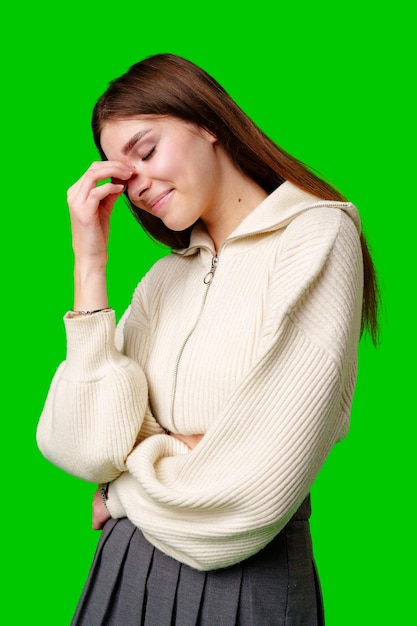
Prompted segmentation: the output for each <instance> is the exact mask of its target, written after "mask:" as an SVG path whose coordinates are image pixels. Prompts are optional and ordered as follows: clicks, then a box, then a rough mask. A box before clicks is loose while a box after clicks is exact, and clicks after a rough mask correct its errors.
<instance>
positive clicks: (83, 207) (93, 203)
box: [69, 183, 126, 218]
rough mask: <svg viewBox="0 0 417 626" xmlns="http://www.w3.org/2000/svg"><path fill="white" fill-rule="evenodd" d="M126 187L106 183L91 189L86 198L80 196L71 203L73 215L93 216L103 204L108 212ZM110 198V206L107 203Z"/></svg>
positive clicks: (119, 184) (120, 184) (79, 216)
mask: <svg viewBox="0 0 417 626" xmlns="http://www.w3.org/2000/svg"><path fill="white" fill-rule="evenodd" d="M125 187H126V186H125V185H124V184H122V183H118V184H114V183H104V184H103V185H99V186H98V187H94V188H93V189H90V192H89V194H88V195H87V197H86V198H84V197H83V196H81V194H79V196H78V197H77V198H76V199H74V200H73V201H72V202H69V207H70V211H71V214H72V215H74V216H77V217H78V218H82V217H87V216H91V215H93V214H95V213H96V212H97V209H98V207H99V205H100V204H103V206H104V207H105V209H106V210H108V209H109V208H110V207H111V206H112V205H113V204H114V203H115V201H116V200H117V198H118V197H119V196H121V194H122V193H123V191H124V190H125ZM80 196H81V197H80ZM108 198H111V200H110V204H109V202H107V199H108ZM104 201H106V202H104Z"/></svg>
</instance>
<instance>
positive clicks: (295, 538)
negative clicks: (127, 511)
mask: <svg viewBox="0 0 417 626" xmlns="http://www.w3.org/2000/svg"><path fill="white" fill-rule="evenodd" d="M309 517H310V499H309V498H307V499H306V500H305V501H304V502H303V504H302V505H301V507H300V508H299V509H298V511H297V512H296V514H295V515H294V516H293V517H292V519H291V520H290V521H289V523H288V524H287V526H286V527H285V528H284V529H283V530H282V531H281V532H280V533H279V535H277V537H275V539H274V540H273V541H272V542H271V543H270V544H269V545H267V546H266V548H264V549H263V550H262V551H261V552H259V553H258V554H255V555H254V556H253V557H251V558H249V559H247V560H246V561H243V562H242V563H238V564H237V565H233V566H231V567H227V568H224V569H220V570H212V571H209V572H200V571H197V570H195V569H192V568H191V567H188V566H187V565H184V564H181V563H179V562H178V561H176V560H175V559H172V558H171V557H169V556H166V555H165V554H163V553H162V552H160V551H159V550H158V549H157V548H154V547H153V546H152V545H151V544H150V543H149V542H148V541H147V540H146V539H145V538H144V536H143V534H142V533H141V531H140V530H139V529H138V528H136V527H135V526H133V524H131V522H129V520H127V519H126V518H123V519H118V520H115V519H111V520H109V521H108V522H107V523H106V525H105V527H104V530H103V532H102V535H101V538H100V541H99V544H98V546H97V551H96V555H95V557H94V561H93V564H92V566H91V570H90V573H89V576H88V579H87V582H86V585H85V588H84V591H83V594H82V596H81V599H80V601H79V604H78V607H77V610H76V613H75V615H74V618H73V620H72V622H71V626H323V624H324V617H323V607H322V599H321V593H320V587H319V583H318V578H317V574H316V569H315V565H314V561H313V554H312V546H311V537H310V527H309V522H308V519H309Z"/></svg>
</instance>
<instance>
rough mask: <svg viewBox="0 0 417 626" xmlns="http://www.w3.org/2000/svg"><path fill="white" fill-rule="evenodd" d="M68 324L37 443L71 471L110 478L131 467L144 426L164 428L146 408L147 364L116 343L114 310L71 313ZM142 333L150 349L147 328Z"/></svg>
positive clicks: (155, 429) (154, 430) (94, 479)
mask: <svg viewBox="0 0 417 626" xmlns="http://www.w3.org/2000/svg"><path fill="white" fill-rule="evenodd" d="M121 325H123V322H122V323H121ZM65 326H66V332H67V358H66V361H64V363H62V364H61V365H60V367H59V368H58V370H57V372H56V374H55V376H54V379H53V381H52V384H51V387H50V390H49V393H48V397H47V399H46V403H45V407H44V410H43V413H42V415H41V419H40V422H39V425H38V429H37V442H38V446H39V449H40V450H41V452H42V453H43V455H44V456H45V457H46V458H47V459H49V460H50V461H51V462H52V463H54V464H55V465H57V466H58V467H61V468H62V469H63V470H65V471H67V472H68V473H70V474H73V475H75V476H78V477H80V478H83V479H84V480H88V481H92V482H107V481H110V480H113V479H115V478H116V477H117V476H119V474H120V473H121V472H123V471H125V470H126V464H125V463H126V457H127V456H128V454H129V453H130V452H131V450H132V448H133V447H134V445H135V443H136V442H137V441H138V438H139V437H140V434H141V429H142V431H143V429H145V430H146V433H145V434H143V432H142V435H143V436H146V434H148V435H149V434H155V433H157V432H162V431H161V429H160V428H159V427H158V426H157V425H156V423H155V422H154V420H153V418H152V416H151V415H150V412H149V409H148V407H147V403H148V389H147V381H146V378H145V375H144V373H143V370H142V367H141V366H140V365H139V363H138V362H136V361H135V360H133V359H130V358H128V357H126V356H125V355H123V354H122V352H121V351H119V350H118V349H117V348H116V343H117V342H116V339H115V315H114V312H107V313H99V314H96V315H92V316H86V317H83V318H74V319H68V318H66V319H65ZM142 335H143V336H144V338H145V339H144V340H143V342H142V343H144V344H145V346H144V348H143V349H144V350H145V349H146V329H145V330H144V331H143V333H142ZM119 343H121V342H120V339H119Z"/></svg>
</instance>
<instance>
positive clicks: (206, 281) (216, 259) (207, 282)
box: [204, 254, 219, 285]
mask: <svg viewBox="0 0 417 626" xmlns="http://www.w3.org/2000/svg"><path fill="white" fill-rule="evenodd" d="M218 262H219V257H218V256H217V254H216V255H215V256H214V257H213V258H212V259H211V268H210V271H209V272H207V274H206V275H205V276H204V284H205V285H210V284H211V281H212V280H213V278H214V272H215V271H216V268H217V263H218Z"/></svg>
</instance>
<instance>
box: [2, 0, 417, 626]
mask: <svg viewBox="0 0 417 626" xmlns="http://www.w3.org/2000/svg"><path fill="white" fill-rule="evenodd" d="M1 30H2V32H1V33H0V35H1V37H0V41H1V47H2V50H1V58H2V66H3V67H2V96H1V106H2V114H1V124H2V128H1V138H2V141H1V145H2V149H1V158H2V177H1V178H2V184H1V188H2V192H1V208H0V211H1V215H2V222H3V223H2V235H1V236H2V246H1V254H2V260H1V262H2V265H1V266H2V307H1V310H2V334H3V337H2V343H3V351H2V354H3V376H2V382H3V393H2V395H3V409H2V415H3V419H2V425H3V437H2V450H3V453H2V460H3V481H2V495H3V498H2V501H3V502H2V515H1V518H2V525H3V533H2V561H1V562H2V570H3V584H2V591H3V593H4V597H3V600H2V618H3V619H2V623H4V624H7V625H15V624H16V625H26V624H42V625H43V626H46V625H51V626H65V625H67V624H69V621H70V617H71V615H72V612H73V609H74V606H75V604H76V601H77V599H78V596H79V594H80V592H81V589H82V586H83V583H84V580H85V577H86V575H87V572H88V568H89V565H90V562H91V558H92V555H93V552H94V547H95V544H96V541H97V539H98V534H97V533H95V532H94V531H92V530H91V529H90V524H91V505H90V502H91V494H92V491H93V488H92V486H91V485H89V484H86V483H83V482H81V481H79V480H77V479H75V478H72V477H70V476H67V475H65V474H64V473H63V472H61V471H60V470H58V469H57V468H55V467H53V466H52V465H50V464H49V463H48V462H47V461H46V460H45V459H43V458H42V456H41V455H40V453H39V452H38V450H37V448H36V444H35V429H36V424H37V421H38V418H39V414H40V412H41V410H42V406H43V402H44V400H45V396H46V393H47V390H48V387H49V383H50V380H51V378H52V375H53V373H54V371H55V368H56V367H57V365H58V363H59V362H60V361H61V360H62V359H63V358H64V354H65V338H64V332H63V324H62V316H63V314H64V312H65V311H66V310H67V309H68V308H69V307H71V305H72V252H71V238H70V230H69V220H68V214H67V208H66V190H67V188H68V187H69V186H70V185H71V184H72V183H73V182H75V180H76V179H77V178H78V177H79V176H80V175H81V174H82V173H83V171H84V170H85V169H86V168H87V167H88V165H89V163H90V162H91V161H92V160H94V159H96V158H97V155H96V152H95V148H94V146H93V143H92V139H91V135H90V129H89V124H90V114H91V109H92V106H93V104H94V102H95V100H96V99H97V97H98V96H99V95H100V94H101V93H102V92H103V91H104V90H105V88H106V86H107V83H108V81H109V80H110V79H112V78H114V77H116V76H118V75H119V74H121V73H123V72H124V71H125V70H127V69H128V67H129V66H130V65H131V64H133V63H134V62H136V61H138V60H140V59H141V58H143V57H144V56H148V55H150V54H154V53H157V52H174V53H176V54H180V55H183V56H185V57H187V58H189V59H190V60H192V61H194V62H196V63H197V64H199V65H201V66H202V67H204V68H205V69H206V70H207V71H209V72H210V73H211V74H213V75H214V76H215V77H216V78H217V79H218V80H219V81H220V82H221V83H222V84H223V85H224V87H225V88H226V89H227V90H228V91H229V92H230V94H231V95H232V96H233V97H234V98H235V99H236V100H237V101H238V103H239V104H240V105H241V107H242V108H243V109H244V110H246V112H247V113H248V114H249V115H250V116H251V117H252V118H253V119H254V120H255V121H256V122H257V123H258V124H259V125H260V126H261V127H262V128H263V129H264V130H265V131H266V132H267V133H268V134H269V135H270V136H271V137H272V138H273V139H274V140H275V141H276V142H277V143H279V144H280V145H282V146H283V147H284V148H285V149H287V150H288V151H290V152H291V153H292V154H294V155H295V156H296V157H298V158H299V159H301V160H303V161H304V162H306V163H308V164H309V165H310V166H311V167H313V168H314V169H315V170H316V171H318V172H321V173H322V174H323V175H325V176H326V177H327V178H328V179H330V180H331V181H332V182H333V183H334V184H335V185H336V186H337V187H338V188H339V189H340V190H341V191H342V192H344V193H345V195H347V196H348V197H349V199H351V200H352V201H353V202H354V203H355V204H356V205H357V206H358V208H359V210H360V212H361V216H362V220H363V226H364V230H365V232H366V234H367V236H368V239H369V241H370V243H371V247H372V250H373V254H374V259H375V262H376V264H377V267H378V271H379V276H380V283H381V288H382V294H383V312H382V343H381V346H380V348H379V349H378V350H374V348H373V347H372V345H371V342H370V341H369V340H365V341H363V342H362V343H361V346H360V373H359V379H358V385H357V393H356V396H355V400H354V406H353V410H352V427H351V432H350V434H349V436H348V438H347V439H346V440H345V441H344V442H342V443H340V444H338V445H337V446H336V448H335V449H334V450H333V452H332V454H331V455H330V457H329V459H328V461H327V462H326V464H325V466H324V468H323V470H322V471H321V473H320V476H319V477H318V479H317V482H316V484H315V486H314V488H313V507H314V513H313V518H312V527H313V533H314V545H315V554H316V558H317V562H318V566H319V570H320V575H321V580H322V586H323V592H324V599H325V606H326V613H327V623H328V625H330V626H342V625H345V624H346V625H347V624H349V625H353V624H354V625H355V626H368V625H374V624H375V625H378V626H379V625H382V624H384V625H385V624H387V625H388V624H390V625H392V624H395V625H402V624H406V625H408V624H411V623H412V622H413V616H414V615H415V609H414V599H413V598H414V588H415V584H413V583H414V578H415V577H414V572H413V566H414V563H415V541H414V533H415V522H414V516H413V513H412V511H413V506H412V502H413V496H414V479H413V475H414V456H415V454H414V431H415V428H414V422H415V417H416V415H415V409H414V406H415V402H414V393H413V395H412V391H414V389H413V383H414V379H415V366H414V355H415V346H414V345H413V344H414V342H415V308H414V302H415V298H414V287H415V278H414V271H412V269H413V265H414V266H415V264H414V250H415V244H414V239H415V225H416V219H415V200H414V196H415V194H414V180H415V177H414V164H413V157H414V143H415V133H414V137H413V126H414V117H415V110H416V103H415V102H413V96H412V93H413V91H414V90H413V89H412V84H413V81H414V80H415V76H414V68H415V65H414V61H415V59H414V58H413V50H412V42H413V40H414V35H413V33H412V18H411V14H410V13H409V9H408V7H407V5H406V4H404V3H402V2H397V3H395V5H392V6H391V7H390V8H389V10H387V9H384V5H382V4H380V3H379V2H378V3H377V2H368V3H365V2H358V1H357V0H353V2H350V3H349V4H347V3H346V4H345V5H344V6H343V7H338V6H337V5H336V3H334V2H315V3H310V2H298V3H296V4H293V5H290V6H289V3H285V4H284V3H283V4H282V5H281V4H280V3H279V2H262V1H259V2H257V3H254V4H251V5H248V6H244V5H243V4H241V3H236V4H230V3H226V2H218V0H214V1H212V2H210V3H200V4H194V3H192V2H177V3H173V2H166V1H165V0H160V1H159V2H158V3H153V4H149V3H148V4H146V5H144V4H143V3H131V2H130V3H110V2H105V1H103V2H100V3H99V4H97V5H95V4H94V3H87V2H83V3H80V2H78V1H74V2H72V3H71V5H68V6H67V7H66V6H63V7H60V8H58V6H55V7H54V5H52V4H51V5H50V4H49V3H48V5H47V6H46V5H45V6H43V5H42V4H40V5H25V4H24V3H19V4H17V3H15V4H14V5H12V4H10V5H9V6H8V8H4V9H3V10H2V26H1ZM110 248H111V249H110V259H111V260H110V264H109V292H110V301H111V304H112V306H113V307H114V308H115V309H116V310H117V313H118V315H119V316H120V315H121V313H122V311H123V310H124V308H125V307H126V306H127V305H128V303H129V300H130V297H131V293H132V291H133V289H134V287H135V285H136V283H137V281H138V280H139V279H140V278H141V276H142V275H143V274H144V272H145V271H146V270H147V269H148V268H149V267H150V266H151V265H152V263H153V262H154V261H155V260H156V259H157V258H158V257H159V256H161V255H162V254H164V253H165V251H164V250H163V249H162V248H160V247H158V246H156V245H155V244H152V243H151V242H150V240H149V239H147V237H146V236H144V235H143V233H141V232H140V230H139V228H138V227H136V225H135V223H134V221H133V219H132V218H131V216H130V214H129V212H128V210H127V209H126V208H125V206H124V205H123V203H122V202H120V204H119V205H118V206H117V208H116V210H115V213H114V216H113V224H112V233H111V244H110ZM413 411H414V413H413ZM410 568H411V573H410ZM3 620H4V621H3ZM121 626H122V625H121Z"/></svg>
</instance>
